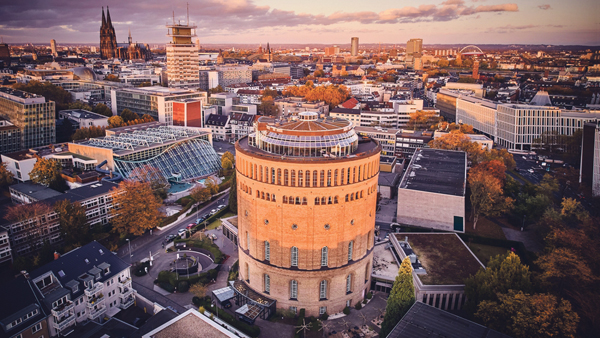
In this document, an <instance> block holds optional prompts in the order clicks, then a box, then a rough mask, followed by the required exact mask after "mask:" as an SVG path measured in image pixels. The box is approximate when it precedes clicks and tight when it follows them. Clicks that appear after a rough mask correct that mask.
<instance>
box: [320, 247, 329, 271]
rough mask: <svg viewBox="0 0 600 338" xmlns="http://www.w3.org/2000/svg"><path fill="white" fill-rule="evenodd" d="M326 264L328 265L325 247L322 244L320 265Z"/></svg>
mask: <svg viewBox="0 0 600 338" xmlns="http://www.w3.org/2000/svg"><path fill="white" fill-rule="evenodd" d="M327 265H328V257H327V247H326V246H324V247H323V248H322V249H321V266H327Z"/></svg>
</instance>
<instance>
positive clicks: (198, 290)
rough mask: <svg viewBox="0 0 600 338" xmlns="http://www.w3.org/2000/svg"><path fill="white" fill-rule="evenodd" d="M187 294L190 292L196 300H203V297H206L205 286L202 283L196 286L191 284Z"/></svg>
mask: <svg viewBox="0 0 600 338" xmlns="http://www.w3.org/2000/svg"><path fill="white" fill-rule="evenodd" d="M189 292H191V293H192V294H193V295H194V296H196V297H198V298H204V297H206V293H207V292H208V288H207V287H206V285H204V284H202V283H196V284H192V286H190V289H189Z"/></svg>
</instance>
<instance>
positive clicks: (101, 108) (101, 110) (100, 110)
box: [92, 103, 113, 117]
mask: <svg viewBox="0 0 600 338" xmlns="http://www.w3.org/2000/svg"><path fill="white" fill-rule="evenodd" d="M92 111H93V112H94V113H96V114H100V115H104V116H106V117H111V116H113V113H112V110H111V109H110V108H108V106H107V105H105V104H104V103H98V104H97V105H96V106H95V107H94V109H92Z"/></svg>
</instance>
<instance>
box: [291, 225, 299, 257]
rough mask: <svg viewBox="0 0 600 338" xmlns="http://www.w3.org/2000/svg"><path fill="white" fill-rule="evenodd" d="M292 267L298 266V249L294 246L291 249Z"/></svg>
mask: <svg viewBox="0 0 600 338" xmlns="http://www.w3.org/2000/svg"><path fill="white" fill-rule="evenodd" d="M294 225H295V224H294ZM292 266H298V247H295V246H293V247H292Z"/></svg>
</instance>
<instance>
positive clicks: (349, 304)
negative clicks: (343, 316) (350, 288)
mask: <svg viewBox="0 0 600 338" xmlns="http://www.w3.org/2000/svg"><path fill="white" fill-rule="evenodd" d="M346 306H347V307H350V306H352V299H348V300H347V301H346Z"/></svg>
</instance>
